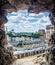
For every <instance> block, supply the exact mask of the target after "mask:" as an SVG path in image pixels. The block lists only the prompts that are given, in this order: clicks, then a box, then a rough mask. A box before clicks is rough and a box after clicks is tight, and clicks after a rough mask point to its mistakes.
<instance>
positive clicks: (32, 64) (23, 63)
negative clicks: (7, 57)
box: [12, 55, 45, 65]
mask: <svg viewBox="0 0 55 65" xmlns="http://www.w3.org/2000/svg"><path fill="white" fill-rule="evenodd" d="M42 61H45V58H43V57H39V58H37V56H36V55H35V56H29V57H25V58H21V59H17V60H16V61H15V62H14V63H13V64H12V65H40V64H39V63H40V62H42ZM38 62H39V63H38Z"/></svg>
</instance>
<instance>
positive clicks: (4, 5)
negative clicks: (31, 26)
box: [0, 0, 55, 65]
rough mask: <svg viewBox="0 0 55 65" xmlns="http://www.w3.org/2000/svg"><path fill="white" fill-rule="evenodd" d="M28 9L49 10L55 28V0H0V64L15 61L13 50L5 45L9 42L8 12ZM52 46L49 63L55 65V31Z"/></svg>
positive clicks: (8, 64)
mask: <svg viewBox="0 0 55 65" xmlns="http://www.w3.org/2000/svg"><path fill="white" fill-rule="evenodd" d="M19 9H28V12H29V13H36V14H38V13H40V12H45V11H46V12H49V13H50V15H49V17H50V19H51V22H52V24H53V25H54V29H55V0H0V65H10V64H11V63H12V62H13V60H14V59H13V56H12V53H11V52H8V50H7V49H6V48H5V47H4V45H6V44H8V42H7V39H6V35H5V30H4V24H5V23H7V21H8V20H7V18H6V16H7V13H11V12H13V11H15V12H16V11H18V10H19ZM51 44H52V48H51V49H50V54H49V55H48V62H49V65H55V32H54V34H52V36H51Z"/></svg>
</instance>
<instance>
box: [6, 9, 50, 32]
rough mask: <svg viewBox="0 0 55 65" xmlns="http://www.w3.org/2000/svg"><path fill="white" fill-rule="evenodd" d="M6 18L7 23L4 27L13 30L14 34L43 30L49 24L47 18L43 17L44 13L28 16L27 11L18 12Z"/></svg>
mask: <svg viewBox="0 0 55 65" xmlns="http://www.w3.org/2000/svg"><path fill="white" fill-rule="evenodd" d="M15 14H17V15H15ZM13 15H15V16H13ZM7 18H8V23H7V24H6V25H7V27H8V29H9V30H11V29H12V28H14V30H15V32H36V31H38V29H40V28H45V27H46V25H48V24H50V23H51V22H50V19H49V17H48V16H44V13H39V14H34V13H31V14H30V13H28V12H27V10H20V11H18V12H17V13H16V12H13V13H11V15H10V16H9V17H8V16H7Z"/></svg>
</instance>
